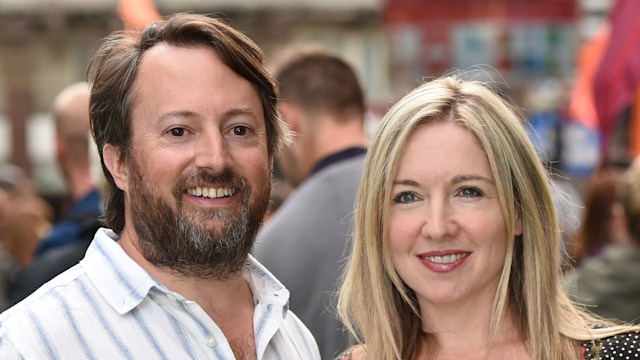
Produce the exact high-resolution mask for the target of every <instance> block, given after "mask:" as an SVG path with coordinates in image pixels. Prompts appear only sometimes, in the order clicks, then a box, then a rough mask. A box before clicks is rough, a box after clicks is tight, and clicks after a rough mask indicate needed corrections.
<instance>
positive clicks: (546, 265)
mask: <svg viewBox="0 0 640 360" xmlns="http://www.w3.org/2000/svg"><path fill="white" fill-rule="evenodd" d="M442 122H450V123H454V124H457V125H459V126H461V127H463V128H465V129H467V130H468V131H469V132H470V133H471V134H473V135H474V136H475V137H476V138H477V139H478V141H479V143H480V146H481V147H482V149H483V150H484V151H485V153H486V155H487V158H488V160H489V164H490V167H491V171H492V173H493V175H494V177H495V181H496V186H497V189H498V193H499V197H500V203H501V209H502V213H503V215H504V220H505V225H506V228H507V235H508V239H509V240H508V245H507V254H506V257H505V259H504V267H503V269H502V272H501V275H500V282H499V285H498V290H497V292H496V295H495V299H494V304H493V308H492V309H486V310H483V309H478V311H492V323H491V329H490V331H491V335H495V333H496V329H498V328H499V327H500V326H501V323H502V321H503V320H504V318H505V316H507V315H510V316H512V317H513V319H515V321H516V326H517V327H518V328H519V330H520V332H521V334H522V337H523V339H524V341H525V342H526V343H527V346H528V348H529V349H530V351H531V353H532V355H533V358H534V359H545V360H573V359H575V360H577V359H578V358H579V341H582V340H590V339H593V338H594V337H596V338H597V337H602V336H606V335H608V334H613V333H617V332H621V331H623V330H625V329H627V328H624V327H608V328H607V329H600V330H596V329H593V328H594V327H597V326H598V325H605V326H609V325H611V324H608V323H605V322H602V321H600V320H598V319H596V318H593V317H591V316H590V315H588V314H587V313H585V312H583V311H582V310H580V309H579V308H577V307H576V306H574V305H573V304H572V303H571V301H570V300H569V299H568V297H567V296H566V294H565V292H564V290H563V288H562V285H561V281H560V276H561V261H562V254H561V251H562V250H561V246H560V235H561V233H560V229H559V224H558V220H557V215H556V210H555V208H554V205H553V199H552V191H551V187H550V186H551V185H550V181H549V178H548V175H547V172H546V170H545V168H544V166H543V164H542V162H541V161H540V159H539V157H538V154H537V153H536V151H535V148H534V146H533V145H532V143H531V142H530V140H529V137H528V135H527V132H526V128H525V126H524V123H523V118H522V116H521V115H520V112H519V111H518V109H517V108H516V107H514V106H513V105H512V104H511V103H510V102H509V101H508V100H507V99H506V98H505V97H504V96H500V95H498V94H497V93H496V91H493V90H492V88H491V87H490V86H488V85H486V84H485V83H482V82H479V81H464V80H461V78H460V77H459V76H454V75H452V76H447V77H443V78H439V79H435V80H432V81H429V82H426V83H424V84H422V85H420V86H418V87H417V88H416V89H414V90H413V91H411V92H410V93H409V94H407V95H406V96H405V97H404V98H402V99H401V100H400V101H398V102H397V103H396V104H395V105H394V106H393V107H391V109H390V110H389V111H388V112H387V114H386V115H385V116H384V118H383V119H382V122H381V124H380V126H379V128H378V130H377V132H376V135H375V137H374V139H373V142H372V145H371V147H370V148H369V151H368V153H367V157H366V160H365V165H364V172H363V176H362V180H361V183H360V188H359V191H358V194H357V200H356V209H355V225H354V226H355V227H354V236H353V251H352V255H351V258H350V259H349V262H348V265H347V269H346V272H345V275H344V278H343V283H342V286H341V290H340V297H339V301H338V311H339V313H340V316H341V318H342V319H343V321H344V322H345V324H346V326H347V327H348V328H349V330H350V331H351V332H352V334H353V335H354V336H355V337H356V338H357V339H358V340H359V342H361V343H364V344H365V349H366V353H367V354H368V355H367V357H368V358H370V359H385V360H387V359H412V358H414V357H415V356H416V355H417V354H418V353H419V352H421V350H429V349H432V348H431V347H432V346H434V345H433V344H434V343H433V341H430V340H432V339H431V338H430V336H429V334H425V333H423V331H422V320H421V319H420V312H419V308H418V302H417V299H416V295H415V293H414V292H413V291H412V290H411V289H410V288H408V287H407V286H406V284H404V282H403V281H402V279H401V278H400V277H399V275H398V273H397V272H396V271H395V269H394V267H393V263H392V261H391V256H390V251H389V244H388V242H389V241H388V235H389V234H388V233H387V231H388V226H387V222H388V209H389V207H390V202H391V200H392V194H391V188H392V185H393V181H394V178H395V176H396V172H397V169H398V164H399V161H400V158H401V156H402V152H403V150H404V148H405V146H406V143H407V139H408V138H409V136H410V135H411V134H412V133H413V132H414V131H415V129H417V128H418V127H420V126H423V125H426V124H433V123H442ZM424 161H429V159H425V160H424ZM517 217H520V218H521V221H522V226H523V233H522V235H521V236H514V231H515V229H514V224H515V223H516V218H517ZM425 346H426V347H428V349H423V348H422V347H425ZM426 353H433V352H432V351H426Z"/></svg>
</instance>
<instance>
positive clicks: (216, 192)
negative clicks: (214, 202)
mask: <svg viewBox="0 0 640 360" xmlns="http://www.w3.org/2000/svg"><path fill="white" fill-rule="evenodd" d="M235 193H236V189H235V188H229V187H225V188H206V187H200V186H198V187H195V188H191V189H188V190H187V194H189V195H193V196H202V197H208V198H211V199H216V198H221V197H225V196H231V195H233V194H235Z"/></svg>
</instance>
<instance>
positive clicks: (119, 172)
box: [102, 144, 129, 191]
mask: <svg viewBox="0 0 640 360" xmlns="http://www.w3.org/2000/svg"><path fill="white" fill-rule="evenodd" d="M121 155H122V154H121V152H120V148H119V147H117V146H113V145H111V144H106V145H104V147H103V148H102V157H103V159H104V165H105V166H106V167H107V170H109V173H110V174H111V177H113V181H115V183H116V186H117V187H118V189H120V190H122V191H125V190H126V189H127V184H128V182H129V171H128V167H127V165H126V163H125V161H124V160H123V159H122V158H121Z"/></svg>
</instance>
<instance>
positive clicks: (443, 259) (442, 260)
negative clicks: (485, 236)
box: [423, 253, 469, 264]
mask: <svg viewBox="0 0 640 360" xmlns="http://www.w3.org/2000/svg"><path fill="white" fill-rule="evenodd" d="M467 255H469V253H462V254H455V255H444V256H424V257H423V259H426V260H427V261H429V262H432V263H435V264H450V263H452V262H456V261H458V260H460V259H462V258H463V257H465V256H467Z"/></svg>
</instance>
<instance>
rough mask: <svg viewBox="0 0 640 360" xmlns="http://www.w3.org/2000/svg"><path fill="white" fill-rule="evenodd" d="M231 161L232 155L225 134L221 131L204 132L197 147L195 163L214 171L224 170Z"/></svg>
mask: <svg viewBox="0 0 640 360" xmlns="http://www.w3.org/2000/svg"><path fill="white" fill-rule="evenodd" d="M231 162H232V159H231V155H230V154H229V149H228V146H227V143H226V142H225V139H224V136H223V134H222V133H220V132H219V131H209V132H204V133H202V135H201V136H200V138H199V139H198V142H197V145H196V149H195V165H196V166H197V167H199V168H208V169H211V170H213V171H214V172H222V171H223V170H225V169H226V168H228V167H229V165H230V164H231Z"/></svg>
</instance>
